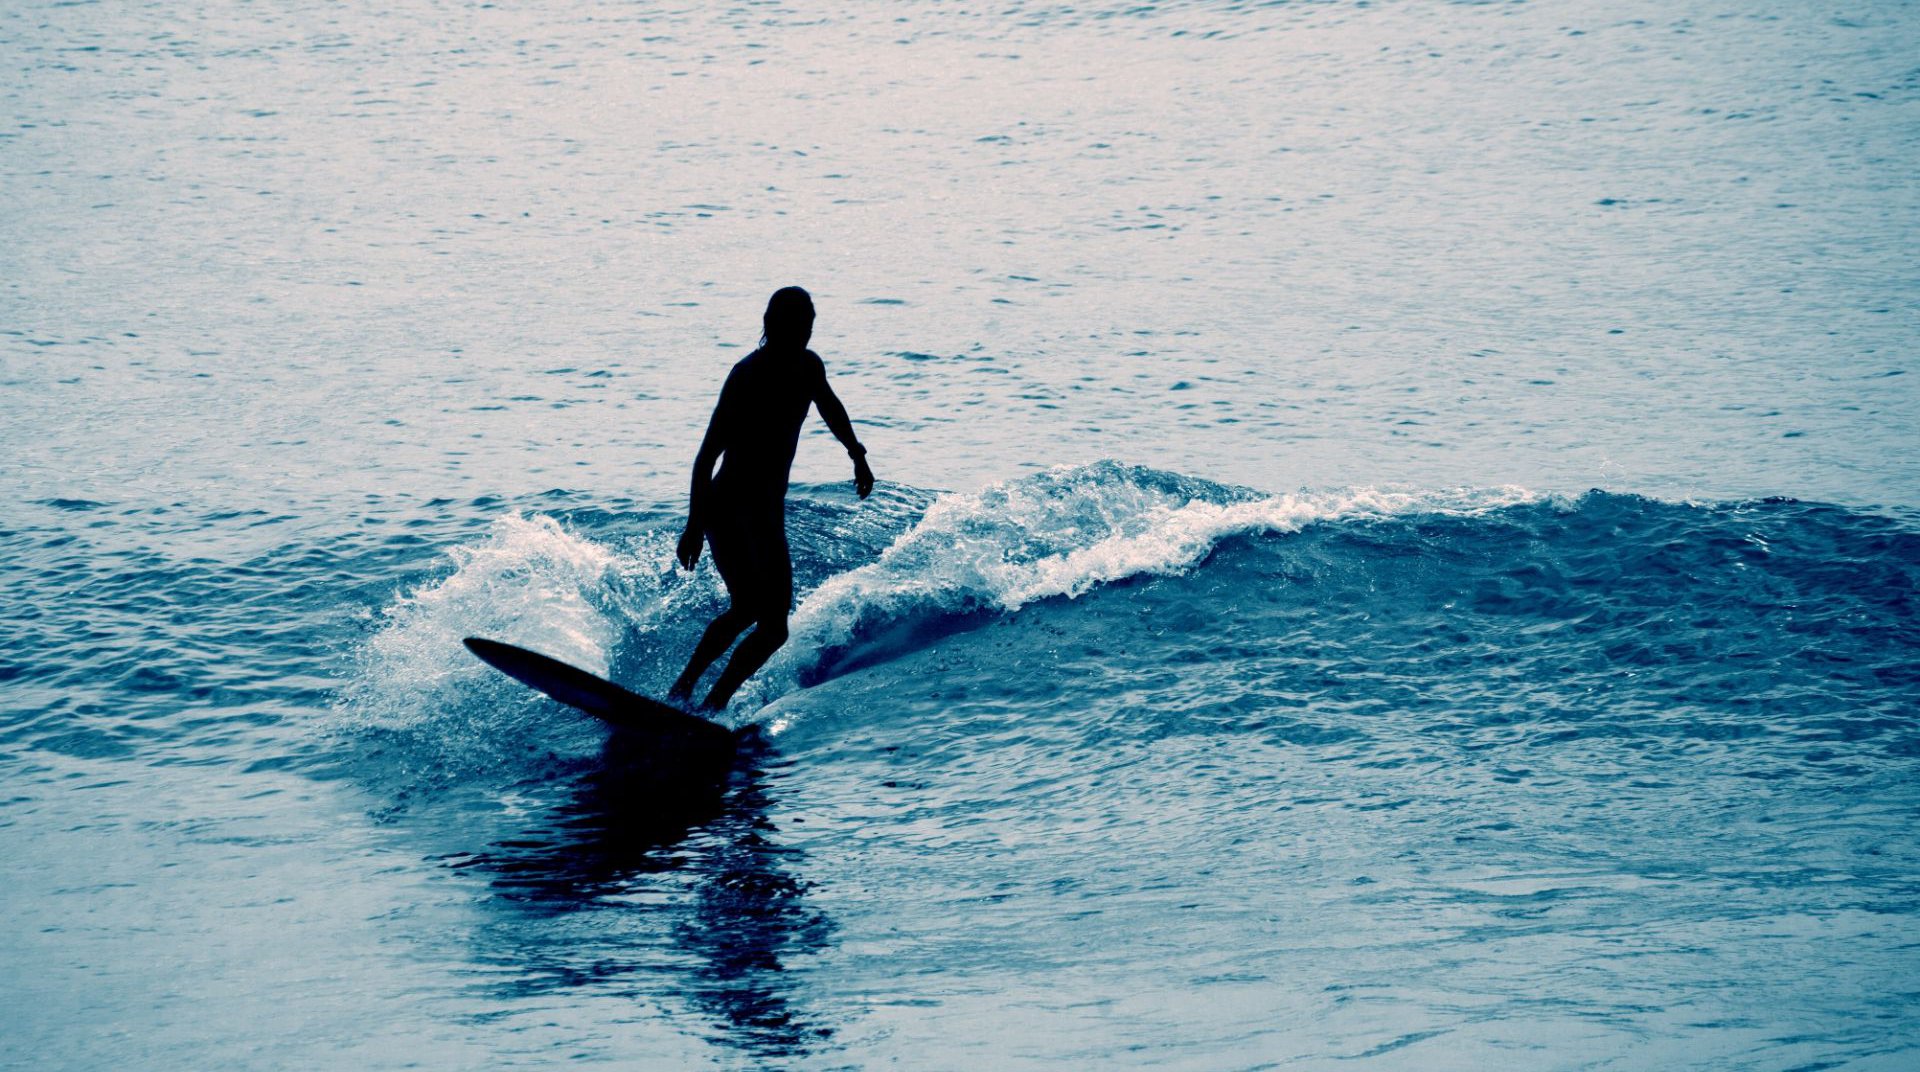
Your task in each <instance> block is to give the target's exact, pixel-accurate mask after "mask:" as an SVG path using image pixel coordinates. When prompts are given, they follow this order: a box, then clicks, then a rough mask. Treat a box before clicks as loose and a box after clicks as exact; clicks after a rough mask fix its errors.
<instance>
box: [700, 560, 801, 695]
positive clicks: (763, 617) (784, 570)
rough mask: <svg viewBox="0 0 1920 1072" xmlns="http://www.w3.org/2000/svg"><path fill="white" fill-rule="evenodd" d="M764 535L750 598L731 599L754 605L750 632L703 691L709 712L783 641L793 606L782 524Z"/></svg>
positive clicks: (760, 665) (737, 604)
mask: <svg viewBox="0 0 1920 1072" xmlns="http://www.w3.org/2000/svg"><path fill="white" fill-rule="evenodd" d="M767 535H768V540H767V542H766V544H765V554H764V557H763V558H762V559H761V561H760V564H761V565H762V566H763V567H764V568H763V569H762V570H761V571H760V572H759V573H758V574H757V575H756V576H755V577H754V583H755V586H756V590H755V592H754V594H753V601H752V602H751V603H748V602H747V601H746V600H745V599H738V600H735V602H734V606H736V607H746V606H752V607H754V608H755V613H754V619H753V620H754V625H753V632H751V633H748V634H747V639H745V640H742V641H741V642H740V646H739V647H737V648H735V649H734V650H733V658H731V659H728V660H727V668H726V669H725V670H722V671H720V680H718V681H716V682H714V683H713V691H712V692H710V693H707V699H706V702H705V703H703V704H701V706H702V707H705V708H706V709H707V710H709V711H720V710H724V709H725V708H726V706H727V703H728V701H730V700H732V699H733V694H734V691H735V690H736V689H738V688H739V687H740V686H741V684H742V683H743V682H745V681H746V680H747V679H748V678H750V677H752V676H753V672H754V671H755V670H758V669H760V668H761V667H762V666H765V665H766V663H767V660H768V659H771V658H773V653H774V652H776V651H779V650H780V645H782V644H785V643H786V642H787V611H789V610H791V609H792V608H793V557H792V556H791V555H790V554H789V553H788V551H787V532H786V528H785V526H784V525H782V526H781V527H779V528H775V529H773V531H772V532H769V533H768V534H767Z"/></svg>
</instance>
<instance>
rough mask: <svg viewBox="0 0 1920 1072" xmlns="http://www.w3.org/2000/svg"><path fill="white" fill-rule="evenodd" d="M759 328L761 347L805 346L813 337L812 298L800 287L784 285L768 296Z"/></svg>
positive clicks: (790, 347)
mask: <svg viewBox="0 0 1920 1072" xmlns="http://www.w3.org/2000/svg"><path fill="white" fill-rule="evenodd" d="M760 328H761V331H760V347H761V348H762V349H766V348H768V347H773V348H776V349H783V350H784V349H794V350H800V349H805V348H806V345H807V340H808V339H811V338H813V298H812V297H811V296H809V295H808V294H807V292H806V291H804V290H801V289H800V288H799V287H781V288H780V289H779V290H776V291H774V292H773V297H771V298H768V299H767V311H766V314H765V315H764V316H762V317H761V318H760Z"/></svg>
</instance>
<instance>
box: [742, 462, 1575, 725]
mask: <svg viewBox="0 0 1920 1072" xmlns="http://www.w3.org/2000/svg"><path fill="white" fill-rule="evenodd" d="M1539 499H1540V496H1539V495H1538V494H1536V493H1534V492H1530V491H1528V490H1526V489H1524V488H1519V487H1513V486H1506V487H1496V488H1459V489H1451V490H1444V491H1405V490H1390V489H1380V488H1373V487H1358V488H1345V489H1340V490H1334V491H1320V492H1307V491H1303V492H1299V493H1295V494H1287V495H1271V496H1268V495H1260V494H1258V493H1255V492H1251V491H1248V490H1245V489H1238V488H1228V487H1223V486H1221V485H1217V484H1211V483H1208V482H1206V481H1201V480H1195V479H1191V478H1186V477H1180V476H1177V475H1175V474H1170V473H1162V472H1157V471H1154V470H1150V469H1140V468H1134V467H1128V466H1123V465H1120V464H1118V463H1115V462H1100V463H1096V464H1094V465H1087V466H1073V467H1065V466H1063V467H1059V468H1056V469H1052V470H1048V471H1047V472H1045V473H1042V474H1038V475H1035V476H1029V477H1022V478H1020V479H1018V480H1014V481H1008V482H1006V483H1002V484H997V485H994V486H992V487H989V488H986V489H983V490H981V491H978V492H971V493H964V494H949V495H945V496H942V497H941V498H940V499H938V500H936V501H935V502H934V504H933V505H932V506H931V507H929V508H928V509H927V512H926V514H925V516H923V517H922V518H921V520H920V521H919V523H918V524H916V525H914V526H913V527H912V528H911V529H909V530H908V531H907V532H905V533H903V534H902V535H901V536H900V537H899V538H898V539H896V540H895V541H894V542H893V544H892V546H890V547H888V548H887V549H886V550H885V551H884V552H882V553H881V555H880V557H879V559H878V560H876V561H875V562H873V563H871V564H869V565H866V566H862V567H860V568H858V569H855V570H851V571H849V572H847V573H843V574H840V575H839V576H836V577H832V578H829V579H828V580H827V581H826V582H824V583H823V584H821V585H820V586H819V587H818V588H816V589H815V590H814V591H813V592H812V593H810V594H809V595H808V596H807V597H806V599H805V600H803V601H802V603H801V604H800V607H799V609H798V611H797V612H796V613H795V615H794V622H793V640H792V641H791V642H790V643H789V645H788V647H787V648H785V649H783V650H782V652H781V655H780V657H779V658H778V659H776V660H775V662H774V664H773V665H772V666H770V667H769V668H768V671H767V672H765V673H764V674H763V675H762V677H763V679H764V681H763V683H762V684H761V687H760V688H758V689H755V690H754V694H753V695H752V696H751V697H749V699H752V700H754V701H757V702H765V701H766V700H769V699H771V698H772V697H773V696H775V695H778V694H779V693H780V692H784V691H786V690H787V689H789V688H791V687H792V682H793V680H794V679H795V678H796V677H798V676H799V673H800V669H801V668H802V667H804V666H807V665H809V663H810V660H812V659H813V658H814V657H815V656H816V654H817V653H818V652H820V651H822V650H823V649H827V648H831V647H833V646H835V645H842V644H846V643H848V642H849V641H850V640H851V639H852V638H854V637H855V636H856V635H857V633H858V631H859V630H860V629H861V628H862V626H869V625H873V624H876V623H879V622H886V621H898V620H900V619H903V618H905V617H907V616H909V615H912V614H916V613H927V612H929V611H932V612H937V613H952V614H959V613H967V612H970V611H977V610H999V611H1006V612H1010V611H1014V610H1018V609H1019V608H1021V607H1023V606H1026V605H1027V604H1030V603H1033V602H1036V601H1038V600H1043V599H1052V598H1058V597H1065V598H1068V599H1072V598H1076V597H1078V596H1081V595H1083V594H1085V593H1087V592H1088V591H1090V590H1092V589H1094V588H1096V587H1098V586H1100V585H1102V584H1107V583H1110V582H1113V581H1117V580H1122V579H1125V578H1128V577H1135V576H1142V575H1164V574H1173V573H1180V572H1184V571H1186V570H1189V569H1191V568H1193V567H1194V566H1195V565H1197V564H1199V563H1200V562H1201V561H1202V560H1204V559H1205V558H1206V557H1207V556H1208V555H1209V554H1211V553H1212V551H1213V549H1214V548H1215V547H1216V546H1218V544H1219V543H1220V541H1222V540H1225V539H1228V538H1231V537H1234V536H1243V535H1249V534H1254V533H1288V532H1297V531H1299V530H1300V529H1302V528H1304V527H1306V526H1307V525H1311V524H1315V523H1323V522H1337V521H1349V520H1363V519H1368V518H1388V517H1395V516H1408V515H1418V514H1448V515H1469V514H1482V513H1487V512H1490V511H1494V510H1499V509H1503V508H1506V507H1510V506H1514V505H1518V504H1522V503H1527V502H1533V501H1538V500H1539Z"/></svg>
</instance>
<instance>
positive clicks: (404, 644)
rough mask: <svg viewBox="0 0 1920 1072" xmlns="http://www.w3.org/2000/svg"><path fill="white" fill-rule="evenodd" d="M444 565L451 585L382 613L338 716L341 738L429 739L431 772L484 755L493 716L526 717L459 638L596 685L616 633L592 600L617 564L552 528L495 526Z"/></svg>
mask: <svg viewBox="0 0 1920 1072" xmlns="http://www.w3.org/2000/svg"><path fill="white" fill-rule="evenodd" d="M449 555H450V557H451V558H452V559H453V563H454V568H453V572H452V573H450V574H448V575H446V576H444V577H441V578H439V579H438V580H435V581H432V582H429V583H427V584H424V585H422V586H420V587H419V588H418V589H415V590H414V591H412V592H410V593H408V594H406V595H404V596H402V597H401V598H400V599H398V600H397V601H395V602H394V603H393V604H392V605H391V606H389V607H387V608H386V609H385V610H384V611H382V612H381V618H382V624H381V626H380V628H379V630H378V631H377V632H376V633H375V634H374V636H373V637H372V638H371V639H370V640H368V641H367V643H366V644H365V646H364V647H363V649H362V651H361V653H360V656H361V657H360V660H359V666H358V668H357V673H356V674H355V676H354V678H353V679H352V681H350V682H349V683H348V685H347V687H346V688H345V689H344V690H343V692H344V696H343V699H344V701H345V702H344V703H343V704H342V705H341V707H340V709H339V712H340V718H341V719H342V721H343V722H344V723H346V724H347V725H349V726H353V727H357V728H376V729H385V730H396V731H404V732H408V733H412V734H415V735H421V734H425V735H427V736H430V737H432V738H433V739H434V742H435V744H434V747H435V748H436V749H437V750H438V751H439V752H440V753H441V754H440V755H438V756H436V757H435V761H444V760H449V759H452V760H454V761H456V762H457V760H458V758H459V756H458V753H461V752H467V753H472V754H473V757H480V756H483V755H484V754H486V753H489V752H490V751H492V749H493V746H492V744H491V742H492V740H493V739H494V738H495V737H497V736H499V734H500V730H501V728H502V727H501V725H500V724H499V723H498V722H497V721H495V720H497V718H498V717H500V716H498V715H497V714H496V713H495V712H498V711H511V710H513V709H514V708H515V707H516V706H518V707H520V708H524V707H525V706H526V705H525V703H524V700H525V699H526V696H527V694H526V690H525V689H524V688H522V687H521V686H519V685H517V684H515V683H514V682H512V681H509V680H508V679H506V678H505V677H503V676H501V675H499V674H497V673H495V672H494V671H492V670H490V669H488V668H487V667H486V666H485V665H483V664H482V663H481V662H480V661H479V660H477V659H475V658H473V656H472V655H471V654H469V653H468V652H467V650H466V649H465V648H464V647H463V646H462V645H461V643H460V641H461V639H462V638H463V637H467V636H486V637H491V638H494V639H497V640H504V641H507V642H508V643H512V644H519V645H522V646H524V647H528V648H532V649H534V650H537V651H541V652H544V653H546V654H550V655H552V656H553V657H555V658H557V659H561V660H563V661H566V662H569V663H573V664H575V665H577V666H581V667H584V668H587V669H589V670H593V671H595V672H596V673H601V674H604V673H605V672H606V669H607V665H608V659H609V656H610V653H611V651H612V648H613V644H614V642H615V641H616V639H617V638H618V636H619V628H620V626H619V622H618V620H617V616H616V615H615V614H612V613H609V611H608V610H607V609H605V608H606V602H605V600H604V599H603V598H602V595H601V593H602V592H604V591H605V589H606V587H607V581H608V578H609V577H610V576H611V575H612V574H613V572H614V570H615V567H616V563H617V556H616V555H615V554H614V552H613V551H611V550H609V549H608V548H605V547H603V546H601V545H599V544H597V543H594V542H593V541H591V540H588V539H585V538H583V537H581V536H579V535H576V534H574V533H572V532H569V531H567V530H566V529H565V528H563V527H562V526H561V525H560V524H559V522H557V521H555V520H554V519H552V518H550V517H546V516H542V515H535V516H532V517H522V516H520V515H518V514H510V515H507V516H504V517H501V518H499V519H497V520H495V521H494V522H493V524H492V526H491V527H490V528H489V530H488V532H487V536H486V538H485V539H483V540H481V541H479V542H478V543H474V544H470V545H462V546H458V547H455V548H453V549H452V550H451V551H450V552H449ZM513 699H519V700H521V701H523V702H522V703H520V704H518V705H515V704H513V703H510V702H507V701H510V700H513ZM476 700H480V701H482V702H481V703H475V701H476ZM489 701H498V702H489Z"/></svg>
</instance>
